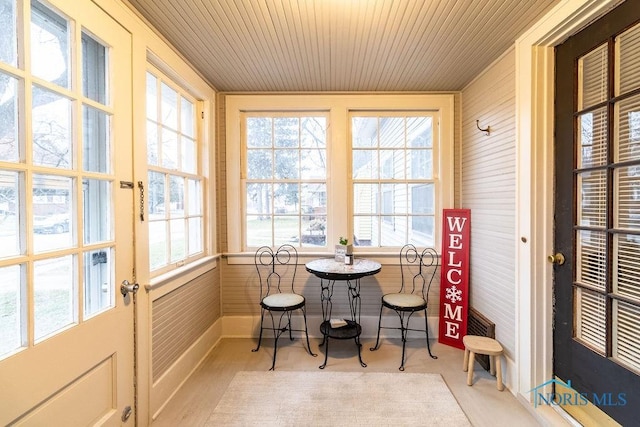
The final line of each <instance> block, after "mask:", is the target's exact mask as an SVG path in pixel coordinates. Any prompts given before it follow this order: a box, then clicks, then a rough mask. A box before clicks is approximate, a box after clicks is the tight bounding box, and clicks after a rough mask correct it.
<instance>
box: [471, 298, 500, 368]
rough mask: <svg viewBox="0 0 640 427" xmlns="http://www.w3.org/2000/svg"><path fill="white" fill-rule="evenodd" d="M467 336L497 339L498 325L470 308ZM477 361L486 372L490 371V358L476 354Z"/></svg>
mask: <svg viewBox="0 0 640 427" xmlns="http://www.w3.org/2000/svg"><path fill="white" fill-rule="evenodd" d="M467 334H468V335H479V336H481V337H489V338H495V337H496V324H495V323H493V322H492V321H490V320H489V319H487V318H486V317H485V316H484V315H482V314H481V313H480V312H479V311H478V310H476V309H475V308H473V307H469V318H468V319H467ZM476 361H477V362H478V363H479V364H480V366H482V367H483V368H484V369H485V370H487V371H488V370H489V356H486V355H483V354H476Z"/></svg>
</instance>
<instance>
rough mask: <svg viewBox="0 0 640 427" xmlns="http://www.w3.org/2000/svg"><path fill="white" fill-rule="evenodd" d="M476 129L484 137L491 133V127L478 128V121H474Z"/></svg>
mask: <svg viewBox="0 0 640 427" xmlns="http://www.w3.org/2000/svg"><path fill="white" fill-rule="evenodd" d="M476 127H477V128H478V130H479V131H481V132H484V133H485V135H489V134H490V133H491V126H487V127H486V128H484V129H482V128H481V127H480V120H476Z"/></svg>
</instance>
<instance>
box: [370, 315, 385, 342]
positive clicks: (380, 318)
mask: <svg viewBox="0 0 640 427" xmlns="http://www.w3.org/2000/svg"><path fill="white" fill-rule="evenodd" d="M383 308H384V306H383V305H382V304H380V316H379V317H378V336H377V337H376V345H374V346H373V347H370V348H369V350H370V351H375V350H377V349H378V347H379V346H380V326H382V309H383Z"/></svg>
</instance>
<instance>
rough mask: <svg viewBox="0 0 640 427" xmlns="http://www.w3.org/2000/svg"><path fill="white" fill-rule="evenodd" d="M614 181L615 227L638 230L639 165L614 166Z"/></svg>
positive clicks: (639, 212) (639, 201) (639, 210)
mask: <svg viewBox="0 0 640 427" xmlns="http://www.w3.org/2000/svg"><path fill="white" fill-rule="evenodd" d="M614 182H615V183H616V184H617V191H616V193H615V199H614V200H615V211H614V215H615V224H616V228H624V229H628V230H634V231H636V232H640V166H632V167H621V168H616V169H615V170H614Z"/></svg>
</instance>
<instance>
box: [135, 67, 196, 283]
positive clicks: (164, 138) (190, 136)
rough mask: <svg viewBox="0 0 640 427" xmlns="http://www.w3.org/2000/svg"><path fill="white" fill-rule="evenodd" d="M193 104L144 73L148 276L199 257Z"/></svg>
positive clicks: (152, 74) (169, 85) (165, 80)
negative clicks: (145, 91)
mask: <svg viewBox="0 0 640 427" xmlns="http://www.w3.org/2000/svg"><path fill="white" fill-rule="evenodd" d="M196 105H197V102H196V100H195V99H193V98H192V97H191V96H189V95H188V94H187V92H186V91H185V90H183V89H182V88H180V87H178V86H177V85H176V84H174V83H173V82H172V81H171V80H169V78H167V77H166V76H164V75H163V74H162V73H160V72H159V71H158V70H156V69H152V70H151V71H148V72H147V164H148V177H147V178H148V185H147V189H146V191H145V194H144V203H145V204H146V209H147V212H148V224H149V266H150V269H151V271H152V275H154V276H155V275H158V274H161V273H164V272H167V271H169V270H171V269H174V268H176V267H179V266H182V265H184V264H185V263H188V262H191V261H193V260H196V259H198V258H200V257H202V256H203V253H204V236H205V233H204V213H203V206H204V201H203V197H204V192H203V182H204V178H203V175H202V172H201V169H202V166H201V158H200V157H201V154H200V145H201V144H199V140H198V126H197V120H196V117H197V112H196V110H197V107H196Z"/></svg>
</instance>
